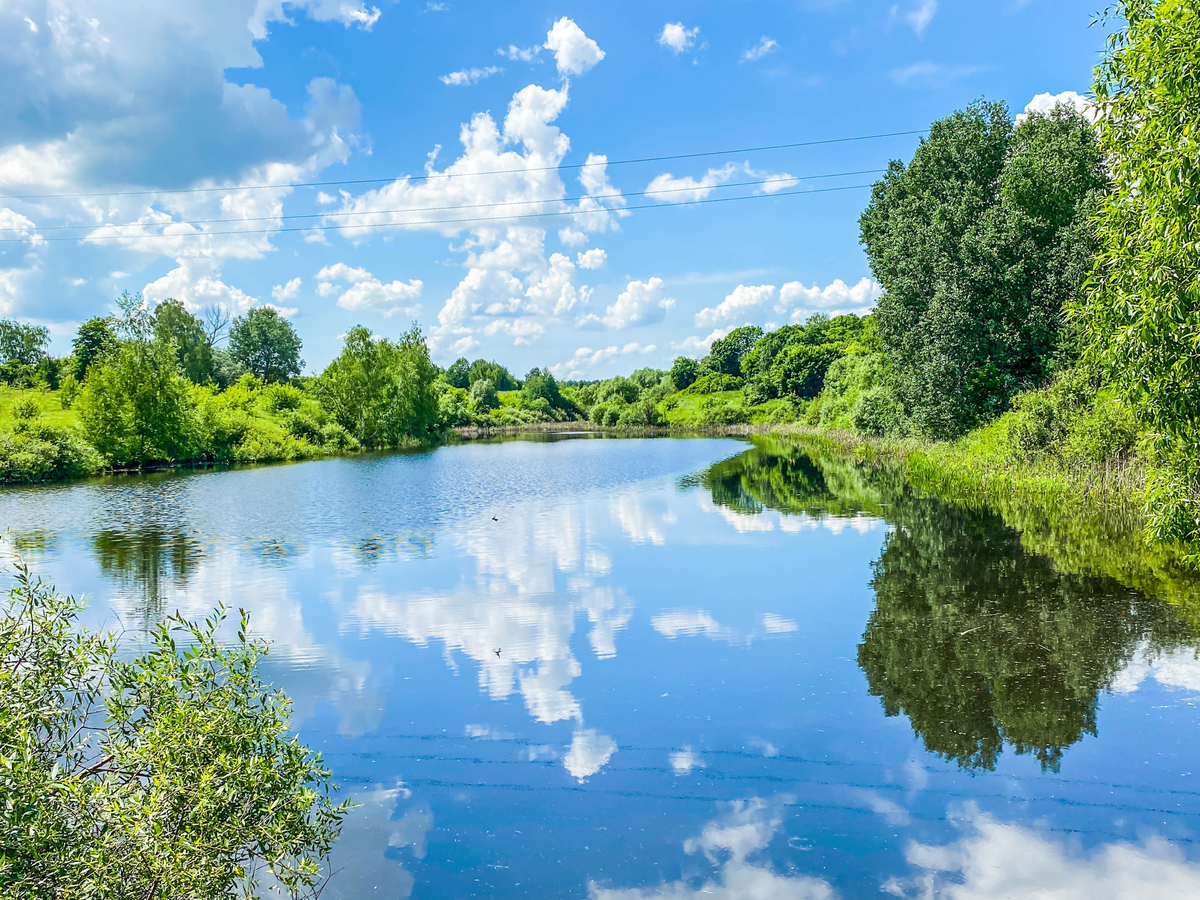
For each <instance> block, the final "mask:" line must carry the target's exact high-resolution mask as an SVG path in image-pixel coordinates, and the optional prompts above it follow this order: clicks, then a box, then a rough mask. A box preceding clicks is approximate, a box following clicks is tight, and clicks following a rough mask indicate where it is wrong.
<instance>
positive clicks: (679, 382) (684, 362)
mask: <svg viewBox="0 0 1200 900" xmlns="http://www.w3.org/2000/svg"><path fill="white" fill-rule="evenodd" d="M699 377H700V363H698V362H697V361H696V360H694V359H692V358H691V357H690V356H677V357H675V362H674V363H672V364H671V383H672V384H673V385H675V390H677V391H682V390H683V389H684V388H686V387H691V386H692V384H694V383H695V381H696V379H697V378H699Z"/></svg>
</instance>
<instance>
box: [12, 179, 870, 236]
mask: <svg viewBox="0 0 1200 900" xmlns="http://www.w3.org/2000/svg"><path fill="white" fill-rule="evenodd" d="M869 187H872V185H869V184H850V185H843V186H841V187H831V188H814V189H812V190H806V191H776V192H775V193H773V194H749V195H746V196H743V197H708V198H706V199H704V200H684V201H681V202H679V203H645V204H639V205H637V206H624V207H620V209H621V210H634V209H679V208H680V207H684V206H702V205H704V204H707V203H730V202H733V201H736V200H769V199H772V198H775V197H797V196H799V195H801V194H831V193H835V192H838V191H855V190H861V189H863V188H869ZM598 212H610V210H608V209H595V210H587V209H585V210H578V209H575V210H565V211H559V212H545V213H524V214H522V215H517V216H485V217H470V218H465V219H426V220H422V221H416V222H381V223H378V224H374V225H355V224H349V225H314V226H311V227H308V228H262V229H237V230H235V231H187V232H181V233H179V234H164V233H162V232H155V233H153V234H110V235H93V236H85V237H62V238H42V242H45V243H59V242H64V241H107V240H115V241H140V240H146V239H148V238H184V237H218V236H220V235H228V234H289V233H293V232H297V231H344V230H347V229H351V228H415V227H418V226H423V225H457V224H462V223H480V222H514V221H519V220H522V219H544V218H548V217H552V216H586V215H594V214H595V213H598ZM28 240H29V239H28V238H0V244H24V243H28Z"/></svg>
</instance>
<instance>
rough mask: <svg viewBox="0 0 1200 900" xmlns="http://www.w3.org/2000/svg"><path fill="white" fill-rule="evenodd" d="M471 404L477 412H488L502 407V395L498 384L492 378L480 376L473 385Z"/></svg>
mask: <svg viewBox="0 0 1200 900" xmlns="http://www.w3.org/2000/svg"><path fill="white" fill-rule="evenodd" d="M471 405H472V406H474V407H475V410H476V411H477V412H488V411H489V410H493V409H499V408H500V397H499V395H498V394H497V393H496V385H495V383H494V382H493V381H492V380H491V379H490V378H480V379H479V380H478V381H476V382H475V383H474V384H473V385H471Z"/></svg>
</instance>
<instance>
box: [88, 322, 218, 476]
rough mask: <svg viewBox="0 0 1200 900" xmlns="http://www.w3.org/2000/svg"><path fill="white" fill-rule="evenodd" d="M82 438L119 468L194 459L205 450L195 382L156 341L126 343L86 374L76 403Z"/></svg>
mask: <svg viewBox="0 0 1200 900" xmlns="http://www.w3.org/2000/svg"><path fill="white" fill-rule="evenodd" d="M75 408H76V409H77V410H78V411H79V421H80V424H81V425H82V426H83V432H84V436H85V437H86V438H87V439H88V441H89V442H90V443H91V444H92V446H93V447H95V448H96V449H97V450H99V451H100V452H101V453H102V454H104V456H105V457H106V458H107V459H108V461H109V462H110V463H112V464H115V465H142V464H144V463H148V462H166V461H174V460H183V459H190V458H192V457H193V456H197V455H199V454H200V453H201V452H202V450H203V440H202V436H201V434H200V429H199V423H198V419H197V415H196V404H195V402H194V399H193V396H192V387H191V383H190V382H189V381H188V380H187V379H186V378H184V377H183V375H181V374H180V372H179V365H178V363H177V362H176V359H175V353H174V351H173V349H172V348H171V347H170V346H164V345H163V344H160V343H158V342H157V341H147V340H134V339H130V340H125V341H122V342H121V344H120V346H119V347H118V349H117V350H116V351H115V352H113V353H111V354H109V355H108V356H106V357H104V358H103V359H101V360H100V361H99V362H98V363H93V365H92V366H91V367H90V368H89V370H88V375H87V380H86V381H84V383H83V388H82V389H81V391H80V392H79V398H78V399H77V400H76V401H75Z"/></svg>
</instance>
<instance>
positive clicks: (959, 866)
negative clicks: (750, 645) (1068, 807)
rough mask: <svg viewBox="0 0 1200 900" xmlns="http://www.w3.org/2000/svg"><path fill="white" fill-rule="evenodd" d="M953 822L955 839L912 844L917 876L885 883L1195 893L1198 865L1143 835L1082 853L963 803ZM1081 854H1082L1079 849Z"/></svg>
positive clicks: (961, 892) (972, 895)
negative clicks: (1139, 840) (959, 834)
mask: <svg viewBox="0 0 1200 900" xmlns="http://www.w3.org/2000/svg"><path fill="white" fill-rule="evenodd" d="M955 824H957V825H958V826H959V827H960V828H961V829H962V830H963V832H964V835H963V837H962V838H961V839H959V840H958V841H955V842H954V843H951V844H944V845H934V844H921V843H918V842H916V841H913V842H911V843H910V844H909V845H908V847H907V849H906V850H905V857H906V858H907V860H908V862H909V863H910V864H911V865H913V866H914V867H915V868H917V869H919V870H921V872H920V874H919V875H917V876H916V877H913V878H910V879H905V880H901V879H892V880H891V881H889V882H888V883H887V884H885V885H884V889H885V890H887V891H888V892H889V893H892V894H895V895H897V896H900V897H914V898H915V897H933V896H937V897H943V898H945V900H1008V898H1011V897H1038V898H1039V900H1142V898H1144V897H1163V898H1166V897H1179V898H1183V897H1196V896H1200V865H1198V864H1196V863H1194V862H1189V861H1188V860H1187V859H1186V858H1185V856H1184V854H1183V852H1182V851H1181V850H1180V849H1179V847H1177V846H1175V845H1173V844H1171V843H1169V842H1168V841H1166V840H1164V839H1162V838H1158V837H1150V838H1148V839H1146V840H1145V842H1144V843H1141V844H1134V843H1129V842H1124V841H1118V842H1114V843H1109V844H1100V845H1098V846H1096V847H1094V848H1092V849H1091V850H1090V852H1089V851H1084V850H1082V849H1081V848H1080V847H1078V846H1077V845H1075V844H1072V843H1070V842H1066V841H1062V842H1060V841H1055V840H1050V839H1048V838H1046V837H1045V836H1043V835H1042V834H1040V833H1039V832H1038V831H1035V830H1034V829H1032V828H1026V827H1024V826H1021V825H1017V824H1013V823H1007V822H1001V821H999V820H998V819H994V818H992V817H991V816H989V815H987V814H985V813H981V812H980V811H979V810H978V809H976V808H974V807H973V806H968V807H967V809H966V811H965V813H964V814H963V815H962V816H961V817H959V818H958V821H957V822H956V823H955ZM1085 853H1087V855H1085Z"/></svg>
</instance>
